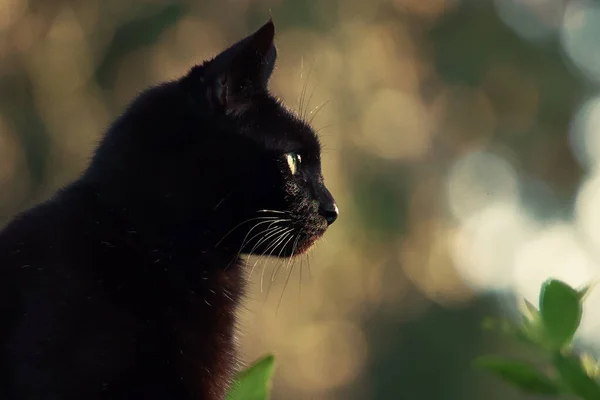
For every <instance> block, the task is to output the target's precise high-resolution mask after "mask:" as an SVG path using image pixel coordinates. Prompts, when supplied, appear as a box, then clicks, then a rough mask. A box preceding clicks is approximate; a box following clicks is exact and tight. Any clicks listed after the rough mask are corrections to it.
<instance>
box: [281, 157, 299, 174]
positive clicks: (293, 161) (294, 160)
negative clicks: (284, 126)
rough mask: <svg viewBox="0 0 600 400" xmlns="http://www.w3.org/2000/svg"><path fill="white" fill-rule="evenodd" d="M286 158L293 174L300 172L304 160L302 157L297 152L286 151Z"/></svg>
mask: <svg viewBox="0 0 600 400" xmlns="http://www.w3.org/2000/svg"><path fill="white" fill-rule="evenodd" d="M285 160H286V161H287V164H288V167H290V172H291V173H292V175H296V172H298V166H300V163H301V162H302V157H300V154H297V153H293V152H292V153H285Z"/></svg>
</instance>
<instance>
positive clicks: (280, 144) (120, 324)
mask: <svg viewBox="0 0 600 400" xmlns="http://www.w3.org/2000/svg"><path fill="white" fill-rule="evenodd" d="M273 36H274V26H273V23H272V22H271V21H269V22H268V23H267V24H265V25H264V26H263V27H262V28H261V29H259V30H258V31H257V32H256V33H254V34H252V35H250V36H248V37H247V38H246V39H243V40H242V41H240V42H239V43H237V44H235V45H234V46H232V47H231V48H229V49H228V50H226V51H224V52H223V53H221V54H220V55H218V56H217V57H216V58H214V59H213V60H211V61H207V62H205V63H204V64H203V65H200V66H196V67H194V68H192V69H191V71H190V72H189V73H188V74H187V75H186V76H184V77H182V78H181V79H179V80H176V81H172V82H168V83H164V84H161V85H158V86H156V87H154V88H151V89H149V90H147V91H145V92H144V93H142V94H141V95H140V96H139V97H138V98H137V99H136V100H135V101H134V102H133V103H132V104H131V106H130V107H129V108H128V109H127V110H126V111H125V113H124V114H123V115H122V116H121V117H120V118H118V119H117V120H116V121H115V122H114V124H113V125H112V127H111V128H110V129H109V130H108V132H107V134H106V135H105V137H104V139H103V140H102V142H101V143H100V145H99V147H98V149H97V151H96V152H95V154H94V157H93V159H92V160H91V162H90V166H89V168H88V169H87V170H86V171H85V172H84V173H83V174H82V176H81V177H80V178H79V179H78V180H77V181H75V182H73V183H71V184H70V185H68V186H66V187H65V188H63V189H62V190H60V191H59V192H58V193H57V194H56V195H55V196H54V197H53V198H51V199H50V200H48V201H46V202H45V203H43V204H40V205H38V206H36V207H34V208H32V209H30V210H28V211H26V212H24V213H22V214H21V215H19V216H17V217H16V218H15V219H14V220H13V221H12V222H10V223H9V224H8V225H7V226H6V227H5V228H4V230H3V231H2V232H0V398H1V399H9V400H16V399H19V400H20V399H43V400H46V399H53V400H54V399H57V400H58V399H61V400H62V399H65V400H66V399H77V400H81V399H86V400H94V399H144V400H152V399H161V400H167V399H169V400H178V399H203V400H221V399H223V398H224V393H225V391H226V389H227V387H228V385H229V383H230V380H231V377H232V373H233V370H234V368H235V363H236V359H235V354H236V351H235V344H234V339H233V330H234V325H235V311H236V307H237V306H238V304H239V302H240V298H241V296H242V295H243V293H244V286H245V282H244V278H243V276H242V275H243V274H242V273H243V270H242V269H243V267H244V263H243V261H242V259H241V258H240V254H243V253H250V252H252V253H255V254H263V253H267V254H273V255H275V256H281V257H283V256H293V255H296V254H300V253H302V252H304V251H306V250H307V249H308V248H309V247H310V246H311V245H312V243H313V242H314V241H315V240H317V239H318V238H319V237H320V236H321V235H322V234H323V233H324V232H325V230H326V228H327V226H328V225H329V224H330V223H332V222H333V221H334V220H335V218H336V217H337V207H336V206H335V203H334V200H333V198H332V197H331V194H330V193H329V191H328V190H327V189H326V188H325V186H324V183H323V177H322V175H321V167H320V146H319V142H318V140H317V137H316V135H315V134H314V132H313V130H312V129H311V128H310V127H309V126H308V125H307V124H306V123H304V122H303V121H301V120H299V119H298V118H297V117H295V116H294V115H293V114H291V113H290V112H289V111H287V110H286V109H285V108H284V107H283V106H282V104H281V103H280V102H279V101H278V100H276V99H275V98H273V97H272V96H271V95H270V94H269V93H268V90H267V83H268V80H269V77H270V75H271V72H272V71H273V68H274V64H275V58H276V51H275V47H274V45H273ZM298 155H299V157H298ZM294 163H295V164H294ZM294 170H295V173H292V172H293V171H294Z"/></svg>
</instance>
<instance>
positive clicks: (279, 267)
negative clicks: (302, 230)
mask: <svg viewBox="0 0 600 400" xmlns="http://www.w3.org/2000/svg"><path fill="white" fill-rule="evenodd" d="M298 237H299V235H298V234H296V235H292V236H291V237H290V238H289V239H288V241H287V242H286V243H285V244H284V246H283V247H282V248H281V250H280V251H279V255H278V256H277V258H278V259H279V260H280V263H279V265H277V267H276V268H275V269H274V270H273V272H272V273H271V281H270V282H269V287H268V288H267V297H266V298H267V299H268V298H269V293H270V292H271V286H272V285H273V282H274V281H275V277H276V276H277V275H278V274H279V270H280V269H281V267H283V264H284V263H285V260H283V259H281V253H282V252H283V250H285V247H286V246H287V245H288V243H289V242H291V241H292V240H294V238H296V242H297V241H298V239H297V238H298ZM293 250H295V246H293V248H292V254H291V256H290V260H291V257H293V255H294V253H293Z"/></svg>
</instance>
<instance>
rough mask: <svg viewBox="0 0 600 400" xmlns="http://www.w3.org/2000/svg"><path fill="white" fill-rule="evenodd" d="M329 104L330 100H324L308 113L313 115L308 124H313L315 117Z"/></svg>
mask: <svg viewBox="0 0 600 400" xmlns="http://www.w3.org/2000/svg"><path fill="white" fill-rule="evenodd" d="M327 104H329V100H327V101H324V102H323V103H321V104H319V105H318V106H316V107H315V108H313V109H312V111H311V112H309V113H308V115H309V116H311V115H312V117H311V118H310V120H309V121H308V124H309V125H311V124H312V122H313V120H314V119H315V117H316V116H317V115H318V114H319V112H320V111H321V110H322V109H323V107H325V106H326V105H327Z"/></svg>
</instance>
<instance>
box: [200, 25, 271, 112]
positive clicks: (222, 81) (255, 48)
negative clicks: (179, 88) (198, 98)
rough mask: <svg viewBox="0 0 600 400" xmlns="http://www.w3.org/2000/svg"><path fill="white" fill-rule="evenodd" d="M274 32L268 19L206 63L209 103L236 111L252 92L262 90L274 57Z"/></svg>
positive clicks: (245, 102) (242, 106)
mask: <svg viewBox="0 0 600 400" xmlns="http://www.w3.org/2000/svg"><path fill="white" fill-rule="evenodd" d="M274 36H275V25H274V24H273V21H272V20H271V19H269V21H268V22H267V23H266V24H264V25H263V26H262V27H261V28H260V29H259V30H257V31H256V32H254V33H253V34H251V35H250V36H247V37H246V38H244V39H242V40H240V41H239V42H237V43H236V44H234V45H233V46H231V47H230V48H228V49H227V50H225V51H224V52H222V53H221V54H219V55H218V56H217V57H216V58H214V59H213V60H212V61H210V63H208V65H206V76H207V77H208V78H209V80H210V83H211V84H210V87H209V92H210V93H208V95H209V100H210V101H211V102H212V103H217V104H216V105H218V106H220V107H223V108H225V110H227V111H235V110H238V111H239V108H240V107H241V108H242V109H243V108H244V105H246V104H247V102H248V100H249V99H250V98H251V96H252V95H253V94H255V93H257V92H261V91H265V90H266V88H267V85H268V83H269V78H270V77H271V74H272V72H273V68H274V67H275V60H276V58H277V50H276V49H275V45H274V44H273V38H274Z"/></svg>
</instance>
